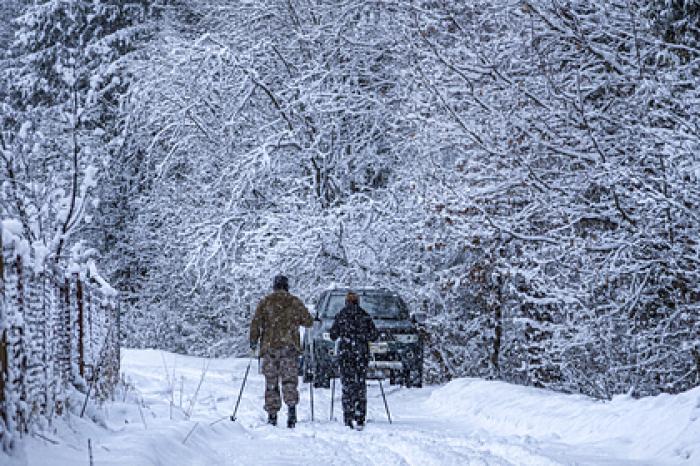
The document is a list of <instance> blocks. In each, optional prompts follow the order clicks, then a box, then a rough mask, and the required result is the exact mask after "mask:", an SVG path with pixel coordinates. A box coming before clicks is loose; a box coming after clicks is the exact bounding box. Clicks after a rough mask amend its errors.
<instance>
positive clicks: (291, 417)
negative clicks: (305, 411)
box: [287, 406, 297, 429]
mask: <svg viewBox="0 0 700 466" xmlns="http://www.w3.org/2000/svg"><path fill="white" fill-rule="evenodd" d="M296 425H297V407H296V406H290V407H289V413H288V414H287V427H288V428H290V429H294V426H296Z"/></svg>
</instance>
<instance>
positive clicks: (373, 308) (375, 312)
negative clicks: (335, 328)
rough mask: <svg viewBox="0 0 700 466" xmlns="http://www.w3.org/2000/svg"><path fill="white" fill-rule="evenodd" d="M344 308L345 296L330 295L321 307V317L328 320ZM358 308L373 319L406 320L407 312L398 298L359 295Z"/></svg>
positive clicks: (379, 295)
mask: <svg viewBox="0 0 700 466" xmlns="http://www.w3.org/2000/svg"><path fill="white" fill-rule="evenodd" d="M343 306H345V294H331V295H330V296H329V298H328V300H327V301H326V303H325V306H322V309H321V317H323V318H326V319H329V318H332V317H335V315H336V314H337V313H338V312H339V311H340V310H341V309H342V308H343ZM360 307H362V308H363V309H364V310H365V311H367V312H368V313H369V314H370V315H371V316H372V317H374V318H375V319H407V318H408V310H407V309H406V307H405V305H404V304H403V302H402V301H401V299H400V298H399V297H398V296H395V295H390V294H379V293H368V294H360Z"/></svg>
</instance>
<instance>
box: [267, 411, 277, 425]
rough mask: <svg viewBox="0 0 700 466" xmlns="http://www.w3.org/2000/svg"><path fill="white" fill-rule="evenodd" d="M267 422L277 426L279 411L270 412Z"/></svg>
mask: <svg viewBox="0 0 700 466" xmlns="http://www.w3.org/2000/svg"><path fill="white" fill-rule="evenodd" d="M267 423H268V424H270V425H271V426H276V425H277V413H268V415H267Z"/></svg>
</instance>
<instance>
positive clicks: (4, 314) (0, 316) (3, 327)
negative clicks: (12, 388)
mask: <svg viewBox="0 0 700 466" xmlns="http://www.w3.org/2000/svg"><path fill="white" fill-rule="evenodd" d="M2 236H3V231H2V225H0V427H1V428H0V448H2V449H3V450H6V449H7V448H8V446H9V443H10V439H9V436H10V432H9V417H10V413H9V412H8V403H6V400H8V399H9V397H8V393H6V392H5V389H6V384H5V380H7V378H8V375H9V372H8V369H9V367H8V352H7V318H8V314H9V302H8V301H7V300H6V299H5V246H4V244H3V241H2Z"/></svg>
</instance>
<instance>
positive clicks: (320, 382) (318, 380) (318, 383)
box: [314, 371, 331, 388]
mask: <svg viewBox="0 0 700 466" xmlns="http://www.w3.org/2000/svg"><path fill="white" fill-rule="evenodd" d="M314 387H315V388H330V387H331V378H330V375H329V374H328V373H326V372H325V371H319V372H317V373H316V377H315V378H314Z"/></svg>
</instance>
